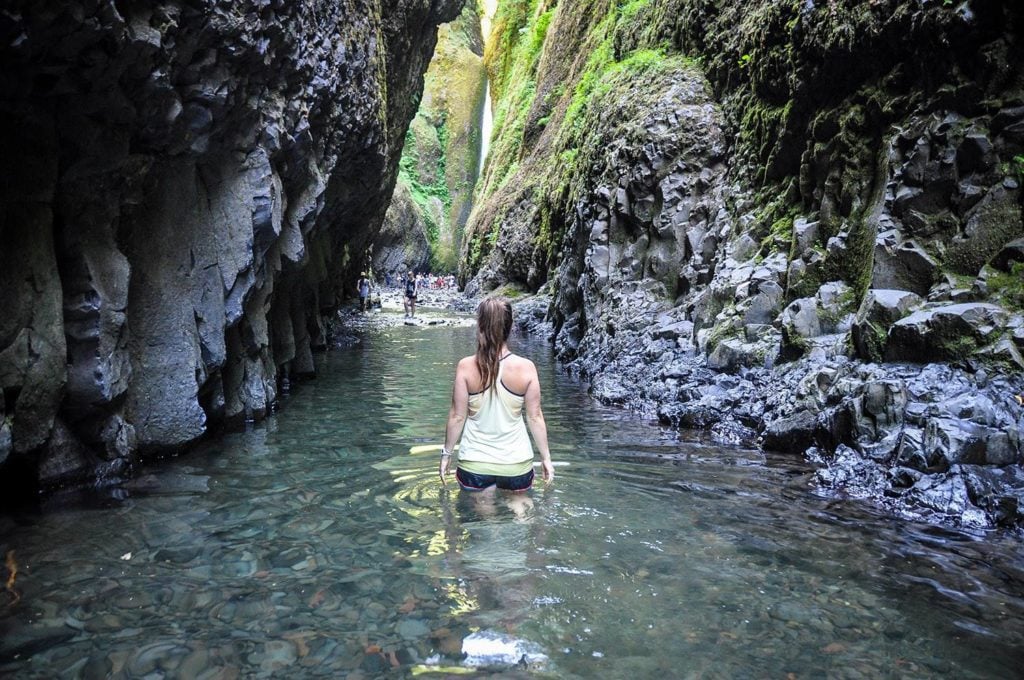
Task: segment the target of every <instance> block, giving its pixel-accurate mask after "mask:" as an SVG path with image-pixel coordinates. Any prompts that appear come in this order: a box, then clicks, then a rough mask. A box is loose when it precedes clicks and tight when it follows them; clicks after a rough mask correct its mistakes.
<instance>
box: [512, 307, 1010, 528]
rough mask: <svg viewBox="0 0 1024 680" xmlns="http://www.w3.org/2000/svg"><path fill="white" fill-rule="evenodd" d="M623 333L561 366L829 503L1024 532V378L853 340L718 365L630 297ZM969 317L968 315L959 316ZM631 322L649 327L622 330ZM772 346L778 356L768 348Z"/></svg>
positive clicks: (767, 343) (675, 326) (539, 329)
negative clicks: (791, 473) (775, 463)
mask: <svg viewBox="0 0 1024 680" xmlns="http://www.w3.org/2000/svg"><path fill="white" fill-rule="evenodd" d="M550 304H551V301H550V298H549V297H546V296H543V295H542V296H537V297H534V298H531V299H529V300H527V301H524V302H522V303H519V304H518V305H517V320H518V323H519V324H520V325H521V326H522V327H523V328H524V329H525V330H527V331H528V332H531V333H536V334H540V335H543V336H546V337H549V338H553V337H554V332H553V328H552V326H551V325H550V323H548V322H547V321H546V320H545V319H546V317H547V315H548V308H549V306H550ZM620 309H623V310H628V311H624V313H623V316H622V319H621V321H622V323H621V324H620V325H619V326H618V327H617V328H618V330H617V332H616V333H614V335H611V334H603V335H601V336H599V339H595V340H594V341H592V342H591V343H590V344H589V345H588V346H586V347H581V348H579V351H578V354H577V356H576V358H575V359H572V360H571V361H569V362H568V363H567V366H568V367H569V369H570V370H571V371H573V372H574V373H576V374H578V375H579V376H580V377H581V378H584V379H586V380H588V381H589V382H590V385H591V392H592V394H593V396H594V397H595V398H597V399H599V400H600V401H602V402H605V403H610V404H621V405H622V406H624V407H626V408H629V409H632V410H634V411H636V412H637V413H639V414H642V415H645V416H656V417H657V418H658V419H659V420H660V421H661V422H662V423H664V424H666V425H671V426H674V427H679V428H696V429H706V430H709V431H710V433H711V436H712V437H713V439H715V440H716V441H717V442H720V443H723V444H745V445H754V444H759V445H760V446H762V447H763V448H765V449H768V450H775V451H783V452H791V453H793V454H795V455H802V456H805V457H806V458H807V459H808V460H809V461H810V462H812V463H814V464H816V465H817V466H818V470H817V473H816V475H815V481H816V483H817V485H818V487H819V488H820V489H821V490H822V492H823V493H828V494H835V495H837V496H851V497H856V498H863V499H865V500H866V501H868V502H872V503H875V504H878V505H881V506H883V507H885V508H887V509H889V510H890V511H892V512H893V513H895V514H897V515H901V516H905V517H912V518H920V519H925V520H928V521H936V522H949V523H953V524H957V525H963V526H968V527H986V526H993V525H999V526H1005V527H1016V528H1018V529H1019V528H1020V527H1022V526H1024V473H1022V471H1021V467H1020V465H1019V462H1020V460H1021V437H1022V433H1024V406H1022V403H1021V400H1022V398H1024V376H1021V374H1019V373H1016V374H1007V373H993V372H991V370H990V369H986V368H985V367H984V366H983V365H981V364H979V363H977V362H972V361H966V362H962V363H960V364H956V365H951V364H947V363H930V364H924V365H920V364H879V363H865V362H862V361H860V360H858V359H856V358H853V357H851V356H850V355H851V354H852V352H851V350H850V344H849V334H846V335H843V334H837V335H831V336H825V337H823V338H818V339H816V340H815V342H814V347H813V349H812V350H811V351H810V352H809V353H808V355H807V356H806V357H802V358H799V359H797V360H795V361H790V362H786V363H781V364H777V365H776V364H775V362H778V361H779V356H778V355H779V348H780V345H779V343H778V340H777V338H775V339H773V337H772V336H771V334H766V335H765V336H764V337H751V338H749V339H748V341H749V344H750V345H754V346H756V348H757V350H758V351H759V352H761V353H763V354H764V355H765V356H766V359H765V363H764V364H763V365H761V366H753V367H749V366H745V365H742V364H728V363H720V359H719V357H720V356H721V354H719V355H712V356H711V357H708V356H706V355H704V354H702V353H700V352H697V351H695V350H694V349H693V348H692V346H690V345H689V344H688V342H687V341H686V338H687V336H686V333H685V330H684V327H685V326H686V322H685V321H683V322H681V321H679V320H677V319H676V318H675V317H673V316H672V315H671V314H663V315H661V316H657V317H656V316H654V315H653V314H652V313H651V312H652V307H651V303H650V301H646V302H645V300H644V299H643V296H642V295H638V294H637V295H633V296H632V297H627V298H626V299H625V300H624V303H623V304H622V305H621V307H620ZM965 311H966V310H965ZM629 317H634V318H640V319H644V318H652V319H654V321H653V323H646V324H642V325H640V326H636V325H634V326H630V325H629V323H628V319H629ZM773 342H774V345H773Z"/></svg>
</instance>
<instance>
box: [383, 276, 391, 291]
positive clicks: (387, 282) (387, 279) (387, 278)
mask: <svg viewBox="0 0 1024 680" xmlns="http://www.w3.org/2000/svg"><path fill="white" fill-rule="evenodd" d="M384 285H385V286H387V287H388V288H390V287H391V272H384Z"/></svg>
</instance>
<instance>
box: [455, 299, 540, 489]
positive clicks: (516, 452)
mask: <svg viewBox="0 0 1024 680" xmlns="http://www.w3.org/2000/svg"><path fill="white" fill-rule="evenodd" d="M511 331H512V305H511V304H510V303H509V301H508V300H506V299H504V298H498V297H491V298H486V299H485V300H483V301H482V302H481V303H480V305H479V306H478V307H477V312H476V353H475V354H474V355H472V356H468V357H466V358H464V359H462V360H461V361H459V363H458V366H457V367H456V369H455V384H454V386H453V387H452V405H451V409H450V410H449V411H448V423H447V426H446V428H445V437H444V446H443V448H442V449H441V462H440V466H439V467H438V474H439V475H440V477H441V483H444V482H445V477H446V476H447V475H449V474H451V461H452V449H453V448H454V447H455V442H457V441H459V438H460V436H461V438H462V443H461V445H460V449H459V460H458V465H457V467H456V469H455V478H456V479H457V480H458V482H459V487H460V488H462V489H463V490H464V491H488V490H492V489H494V488H495V487H497V488H499V489H505V490H507V491H512V492H517V493H522V492H525V491H527V490H528V489H529V488H530V487H531V486H532V485H533V478H534V474H533V446H531V444H530V437H529V436H528V435H527V428H529V432H530V434H532V435H533V442H534V443H535V444H536V445H537V450H538V451H539V452H540V460H541V466H542V470H543V473H544V481H546V482H550V481H552V480H554V478H555V468H554V465H553V464H552V463H551V452H550V451H549V449H548V430H547V425H546V423H545V422H544V414H543V412H542V411H541V408H540V378H539V377H538V376H537V367H536V366H534V364H533V362H532V361H530V360H529V359H527V358H525V357H521V356H517V355H515V354H512V352H510V351H509V348H508V337H509V333H511ZM524 407H525V413H526V419H525V421H524V420H523V412H524Z"/></svg>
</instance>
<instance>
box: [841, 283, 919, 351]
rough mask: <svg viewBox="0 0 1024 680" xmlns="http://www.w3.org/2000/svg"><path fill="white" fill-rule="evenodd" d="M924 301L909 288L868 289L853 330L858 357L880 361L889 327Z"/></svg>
mask: <svg viewBox="0 0 1024 680" xmlns="http://www.w3.org/2000/svg"><path fill="white" fill-rule="evenodd" d="M923 302H924V301H923V300H922V299H921V298H920V297H919V296H918V295H916V294H914V293H911V292H909V291H903V290H882V289H871V290H869V291H868V292H867V294H866V295H865V296H864V300H863V301H862V302H861V305H860V309H858V310H857V316H856V319H855V321H854V323H853V326H852V329H851V331H852V340H853V346H854V348H855V350H856V352H857V356H859V357H860V358H861V359H863V360H864V361H881V359H882V357H883V356H884V355H885V344H886V340H887V338H888V333H889V328H890V327H891V326H892V325H893V324H894V323H896V322H897V321H899V320H900V319H902V318H903V317H905V316H906V315H907V314H909V313H910V312H911V311H912V310H914V309H915V308H917V307H919V306H920V305H921V304H923Z"/></svg>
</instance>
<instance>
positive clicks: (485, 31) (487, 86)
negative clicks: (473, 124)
mask: <svg viewBox="0 0 1024 680" xmlns="http://www.w3.org/2000/svg"><path fill="white" fill-rule="evenodd" d="M483 10H484V11H483V12H481V13H480V33H481V35H483V38H484V43H487V42H488V41H489V40H490V38H491V26H492V22H493V21H494V13H495V12H497V11H498V0H484V2H483ZM493 116H494V112H493V111H492V110H491V78H490V75H489V74H488V73H487V72H486V71H485V72H484V105H483V106H482V107H481V112H480V163H479V165H478V166H477V167H478V168H479V170H477V176H476V178H477V182H479V181H480V179H481V178H482V177H483V176H484V164H485V163H486V162H487V152H488V151H490V147H491V128H492V127H493V125H494V121H493Z"/></svg>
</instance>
